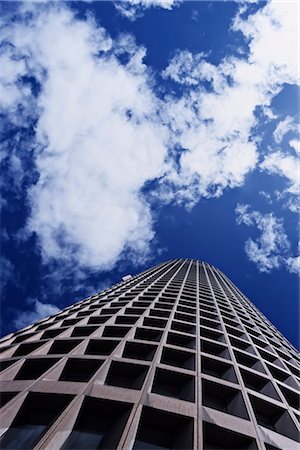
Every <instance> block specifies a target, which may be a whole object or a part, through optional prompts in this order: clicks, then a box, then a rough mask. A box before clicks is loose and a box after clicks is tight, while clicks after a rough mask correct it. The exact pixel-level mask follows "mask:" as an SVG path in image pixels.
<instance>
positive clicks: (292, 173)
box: [260, 151, 300, 194]
mask: <svg viewBox="0 0 300 450" xmlns="http://www.w3.org/2000/svg"><path fill="white" fill-rule="evenodd" d="M260 167H261V169H263V170H266V171H267V172H269V173H275V174H277V175H280V176H282V177H284V178H287V180H288V182H289V187H288V192H290V193H292V194H298V193H299V192H300V187H299V159H298V158H297V157H296V156H295V155H289V154H287V153H283V152H281V151H275V152H273V153H270V154H268V155H267V156H266V157H265V159H264V160H263V162H262V163H261V165H260Z"/></svg>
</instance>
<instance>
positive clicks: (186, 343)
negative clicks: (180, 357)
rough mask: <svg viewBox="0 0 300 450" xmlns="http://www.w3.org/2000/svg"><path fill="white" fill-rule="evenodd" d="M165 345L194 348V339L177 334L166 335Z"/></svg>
mask: <svg viewBox="0 0 300 450" xmlns="http://www.w3.org/2000/svg"><path fill="white" fill-rule="evenodd" d="M167 343H168V344H171V345H177V346H178V347H187V348H193V349H194V348H195V347H196V339H195V338H192V337H189V336H186V335H184V334H178V333H168V337H167Z"/></svg>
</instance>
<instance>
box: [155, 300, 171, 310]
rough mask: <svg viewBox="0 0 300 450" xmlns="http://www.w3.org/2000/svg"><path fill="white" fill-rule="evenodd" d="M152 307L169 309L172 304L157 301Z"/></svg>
mask: <svg viewBox="0 0 300 450" xmlns="http://www.w3.org/2000/svg"><path fill="white" fill-rule="evenodd" d="M154 308H158V309H167V310H170V309H172V308H173V304H168V303H163V302H157V303H155V304H154Z"/></svg>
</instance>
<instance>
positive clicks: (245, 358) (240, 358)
mask: <svg viewBox="0 0 300 450" xmlns="http://www.w3.org/2000/svg"><path fill="white" fill-rule="evenodd" d="M234 355H235V358H236V360H237V362H238V363H239V364H242V365H243V366H247V367H249V368H251V369H254V370H258V371H259V372H263V373H265V369H264V368H263V365H262V363H261V362H260V361H259V360H258V359H257V358H254V357H253V356H250V355H247V354H246V353H242V352H239V351H237V350H234Z"/></svg>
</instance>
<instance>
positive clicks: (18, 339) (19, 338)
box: [13, 333, 34, 344]
mask: <svg viewBox="0 0 300 450" xmlns="http://www.w3.org/2000/svg"><path fill="white" fill-rule="evenodd" d="M32 336H34V333H27V334H21V335H19V336H17V337H16V338H15V339H14V342H13V343H14V344H18V343H19V342H23V341H25V340H26V339H28V338H30V337H32Z"/></svg>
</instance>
